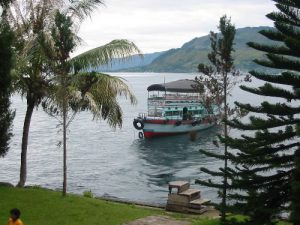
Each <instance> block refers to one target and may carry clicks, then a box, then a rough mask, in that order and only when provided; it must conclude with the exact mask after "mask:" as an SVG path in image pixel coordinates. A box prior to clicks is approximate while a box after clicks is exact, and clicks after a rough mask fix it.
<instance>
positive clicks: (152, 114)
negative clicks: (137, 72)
mask: <svg viewBox="0 0 300 225" xmlns="http://www.w3.org/2000/svg"><path fill="white" fill-rule="evenodd" d="M195 84H196V83H195V81H194V80H188V79H183V80H177V81H173V82H168V83H162V84H152V85H150V86H149V87H148V88H147V90H148V113H140V114H139V115H138V117H136V118H135V119H134V120H133V126H134V127H135V128H136V129H137V130H140V132H139V137H140V138H143V137H145V138H152V137H159V136H169V135H175V134H182V133H189V132H193V131H200V130H204V129H208V128H210V127H212V126H214V125H215V124H216V123H217V120H218V109H217V107H213V113H212V114H209V113H208V111H207V110H206V108H205V107H204V105H203V104H202V103H201V101H200V94H199V92H198V91H197V90H196V89H195Z"/></svg>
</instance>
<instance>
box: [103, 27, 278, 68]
mask: <svg viewBox="0 0 300 225" xmlns="http://www.w3.org/2000/svg"><path fill="white" fill-rule="evenodd" d="M263 29H272V28H271V27H263V26H261V27H245V28H239V29H237V30H236V35H235V41H234V42H235V46H234V48H235V52H234V54H233V57H234V59H235V66H236V68H237V69H240V70H242V71H249V70H252V69H256V68H258V65H257V64H255V63H254V62H253V60H254V59H261V58H263V53H262V52H259V51H257V50H254V49H252V48H249V47H248V46H247V44H246V43H247V42H249V41H255V42H258V43H262V44H267V43H270V40H269V39H267V38H265V37H264V36H262V35H261V34H259V33H258V32H259V31H260V30H263ZM209 51H210V40H209V35H206V36H203V37H198V38H194V39H193V40H191V41H189V42H187V43H185V44H184V45H183V46H182V47H181V48H176V49H170V50H168V51H165V52H156V53H152V54H145V55H144V60H141V59H140V58H139V57H138V56H134V57H133V58H132V59H131V60H130V61H121V62H120V63H119V62H118V61H117V60H115V61H114V62H113V63H112V65H111V66H106V67H101V68H100V69H101V70H102V71H103V70H104V71H126V72H173V73H176V72H178V73H189V72H196V71H197V67H198V64H199V63H201V62H202V63H208V59H207V54H208V52H209Z"/></svg>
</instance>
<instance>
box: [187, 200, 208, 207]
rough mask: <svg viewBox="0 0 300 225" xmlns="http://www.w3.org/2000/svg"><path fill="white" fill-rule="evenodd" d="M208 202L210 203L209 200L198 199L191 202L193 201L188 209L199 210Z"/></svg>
mask: <svg viewBox="0 0 300 225" xmlns="http://www.w3.org/2000/svg"><path fill="white" fill-rule="evenodd" d="M209 202H210V200H209V199H205V198H198V199H196V200H193V201H191V202H190V208H192V209H201V208H202V206H203V205H205V204H207V203H209Z"/></svg>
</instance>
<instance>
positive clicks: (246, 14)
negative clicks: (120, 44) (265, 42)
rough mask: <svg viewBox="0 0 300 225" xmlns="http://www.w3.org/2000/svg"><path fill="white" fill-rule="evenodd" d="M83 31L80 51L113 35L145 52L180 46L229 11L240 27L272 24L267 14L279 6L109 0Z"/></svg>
mask: <svg viewBox="0 0 300 225" xmlns="http://www.w3.org/2000/svg"><path fill="white" fill-rule="evenodd" d="M105 3H106V6H102V7H99V8H98V9H97V10H96V11H95V12H94V14H93V16H92V18H91V19H87V20H86V21H85V22H84V23H83V24H82V26H81V29H80V32H79V35H80V37H81V38H82V39H83V40H85V42H86V44H85V45H84V46H82V47H81V48H79V49H78V51H77V53H79V52H82V51H84V50H87V49H90V48H94V47H97V46H99V45H103V44H105V43H108V42H110V41H111V40H113V39H120V38H125V39H129V40H131V41H134V42H135V44H137V45H138V46H139V48H140V49H141V50H142V51H143V52H145V53H148V52H155V51H163V50H167V49H170V48H178V47H180V46H181V45H182V44H184V43H185V42H187V41H189V40H191V39H193V38H195V37H199V36H202V35H206V34H208V33H209V31H210V30H214V31H216V30H217V24H218V21H219V18H220V17H221V16H222V15H224V14H227V15H228V16H230V17H231V18H232V22H233V23H234V24H235V25H236V27H237V28H239V27H245V26H262V25H270V26H271V25H272V21H270V20H268V19H267V18H266V17H265V15H266V14H267V13H269V12H271V11H273V10H274V9H275V7H274V4H273V2H272V1H271V0H210V1H209V2H208V1H206V0H185V1H182V0H163V1H162V0H126V1H124V0H106V2H105Z"/></svg>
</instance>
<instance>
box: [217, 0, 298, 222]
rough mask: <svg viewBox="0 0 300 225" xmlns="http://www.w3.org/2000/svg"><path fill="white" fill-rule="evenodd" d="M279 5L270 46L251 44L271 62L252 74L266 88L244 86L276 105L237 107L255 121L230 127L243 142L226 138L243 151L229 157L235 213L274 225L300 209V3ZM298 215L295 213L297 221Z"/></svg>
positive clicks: (282, 0) (290, 0)
mask: <svg viewBox="0 0 300 225" xmlns="http://www.w3.org/2000/svg"><path fill="white" fill-rule="evenodd" d="M273 1H274V2H275V3H276V7H277V8H278V9H279V12H272V13H270V14H268V15H267V17H268V18H269V19H271V20H273V21H274V26H275V29H269V30H263V31H261V32H260V33H261V34H262V35H264V36H265V37H267V38H268V39H269V40H270V43H269V44H264V45H263V44H259V43H254V42H250V43H248V45H249V46H250V47H252V48H254V49H256V50H259V51H263V52H265V53H266V54H265V59H262V60H255V62H256V63H257V64H259V65H261V66H262V67H261V68H262V69H261V70H259V71H250V74H251V75H252V76H253V77H255V78H257V79H259V80H262V81H265V83H264V85H262V86H260V87H257V88H255V87H247V86H245V85H243V86H241V89H242V90H244V91H246V92H249V93H252V94H255V95H257V97H256V98H255V99H257V98H258V96H263V97H266V96H267V97H270V99H272V100H270V102H267V101H264V102H261V103H260V105H259V103H257V104H256V105H252V104H253V103H252V104H244V103H238V102H236V105H237V106H238V107H239V108H241V109H242V110H246V111H248V112H249V113H250V115H249V120H248V121H240V120H238V119H234V120H232V121H228V122H227V124H228V125H229V126H230V127H232V128H234V129H239V130H241V131H242V132H243V133H242V135H241V136H240V137H238V138H233V137H228V138H227V139H222V141H223V142H224V143H226V144H228V146H229V147H230V148H232V149H236V150H237V152H236V153H235V154H233V153H229V154H228V160H229V161H230V162H231V163H232V164H234V165H235V168H234V169H230V174H229V178H230V180H231V187H232V188H236V189H238V190H239V192H236V193H231V194H230V195H229V198H231V199H232V200H235V201H236V203H235V204H234V207H233V209H235V210H237V211H239V212H242V213H244V214H246V215H248V216H249V218H250V219H249V221H248V224H273V223H274V221H273V218H274V217H275V216H276V215H278V214H279V213H281V212H282V211H283V210H288V209H289V203H290V201H291V200H292V201H294V202H293V204H292V205H293V209H294V210H297V209H299V207H298V205H299V202H297V199H298V198H299V197H298V198H297V197H296V198H295V196H293V195H295V193H297V192H299V187H298V185H299V183H298V182H299V181H297V180H296V179H295V178H297V179H299V177H298V176H299V174H298V173H297V172H296V171H295V152H296V150H297V149H299V146H300V142H299V132H298V131H299V123H300V119H299V113H300V108H299V106H298V104H299V100H300V92H299V88H300V76H299V75H300V74H299V72H300V54H299V53H300V41H299V40H300V16H299V15H300V1H298V0H273ZM272 41H273V42H272ZM268 71H278V72H276V73H274V72H268ZM253 99H254V98H253ZM261 99H262V98H261ZM298 160H299V159H297V160H296V162H298ZM292 187H293V191H294V192H293V191H292ZM297 214H299V212H294V213H293V214H292V215H294V218H295V220H296V219H297V218H296V216H295V215H297ZM294 224H299V223H297V222H295V223H294Z"/></svg>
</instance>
